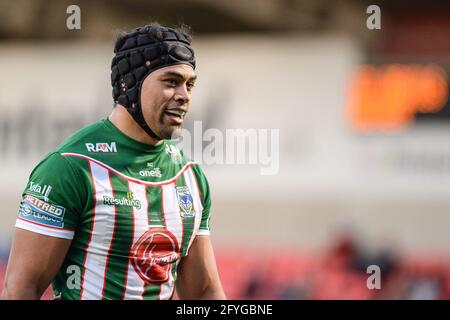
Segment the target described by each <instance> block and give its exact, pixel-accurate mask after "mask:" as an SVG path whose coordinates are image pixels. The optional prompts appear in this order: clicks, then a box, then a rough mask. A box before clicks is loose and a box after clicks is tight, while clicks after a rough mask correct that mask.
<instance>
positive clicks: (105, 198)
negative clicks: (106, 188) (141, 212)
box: [103, 196, 141, 209]
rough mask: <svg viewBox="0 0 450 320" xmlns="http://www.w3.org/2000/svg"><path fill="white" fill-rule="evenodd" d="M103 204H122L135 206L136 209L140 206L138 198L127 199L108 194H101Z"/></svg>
mask: <svg viewBox="0 0 450 320" xmlns="http://www.w3.org/2000/svg"><path fill="white" fill-rule="evenodd" d="M103 204H106V205H108V206H114V205H122V206H129V207H135V208H136V209H140V208H141V202H140V201H139V200H134V199H127V198H120V199H117V198H111V197H108V196H103Z"/></svg>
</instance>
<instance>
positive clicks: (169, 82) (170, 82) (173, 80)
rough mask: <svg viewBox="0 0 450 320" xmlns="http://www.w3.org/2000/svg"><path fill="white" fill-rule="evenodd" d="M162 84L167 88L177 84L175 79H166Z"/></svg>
mask: <svg viewBox="0 0 450 320" xmlns="http://www.w3.org/2000/svg"><path fill="white" fill-rule="evenodd" d="M164 82H165V83H166V84H167V85H168V86H169V87H176V86H177V84H178V82H177V80H175V79H166V80H164Z"/></svg>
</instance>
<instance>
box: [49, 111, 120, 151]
mask: <svg viewBox="0 0 450 320" xmlns="http://www.w3.org/2000/svg"><path fill="white" fill-rule="evenodd" d="M109 140H111V134H110V133H108V127H107V125H106V119H101V120H99V121H97V122H94V123H92V124H89V125H87V126H85V127H83V128H81V129H79V130H78V131H76V132H75V133H73V134H72V135H70V136H69V137H68V138H66V139H65V140H64V141H63V142H62V143H61V144H60V145H59V146H58V147H57V148H56V149H55V150H54V152H57V153H59V154H66V153H74V154H82V155H85V154H88V153H95V152H114V151H115V149H116V145H115V142H114V141H109Z"/></svg>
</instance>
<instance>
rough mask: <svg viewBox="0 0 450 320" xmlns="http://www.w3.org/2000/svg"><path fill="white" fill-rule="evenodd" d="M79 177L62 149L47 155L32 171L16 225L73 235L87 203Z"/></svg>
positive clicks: (59, 234)
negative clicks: (61, 151)
mask: <svg viewBox="0 0 450 320" xmlns="http://www.w3.org/2000/svg"><path fill="white" fill-rule="evenodd" d="M80 179H81V175H79V174H78V173H77V172H76V171H75V168H74V167H73V166H72V164H70V163H69V162H68V160H67V159H66V158H64V157H63V156H61V155H60V154H59V153H52V154H50V155H49V156H47V157H46V158H45V159H44V160H42V161H41V162H40V163H39V164H38V165H37V166H36V167H35V168H34V170H33V171H32V173H31V174H30V177H29V180H28V183H27V186H26V187H25V190H24V191H23V193H22V200H21V203H20V208H19V214H18V217H17V220H16V227H17V228H20V229H25V230H29V231H32V232H36V233H40V234H44V235H47V236H52V237H57V238H63V239H72V238H73V236H74V233H75V228H76V226H77V224H78V221H79V219H80V216H81V213H82V211H83V208H84V204H85V203H86V199H85V197H86V196H85V195H86V192H85V191H83V185H84V184H83V183H82V181H81V180H80Z"/></svg>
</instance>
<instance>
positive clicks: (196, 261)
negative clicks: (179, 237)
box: [176, 236, 226, 300]
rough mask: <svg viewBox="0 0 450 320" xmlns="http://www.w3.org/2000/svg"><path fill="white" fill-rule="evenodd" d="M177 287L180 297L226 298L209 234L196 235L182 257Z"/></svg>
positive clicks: (190, 298)
mask: <svg viewBox="0 0 450 320" xmlns="http://www.w3.org/2000/svg"><path fill="white" fill-rule="evenodd" d="M176 288H177V293H178V296H179V297H180V299H188V300H194V299H207V300H223V299H226V296H225V293H224V291H223V289H222V284H221V282H220V278H219V272H218V271H217V266H216V261H215V257H214V251H213V247H212V245H211V240H210V239H209V236H197V237H195V239H194V241H193V243H192V245H191V248H190V249H189V254H188V255H187V256H185V257H183V258H182V259H181V262H180V265H179V266H178V278H177V282H176Z"/></svg>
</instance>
